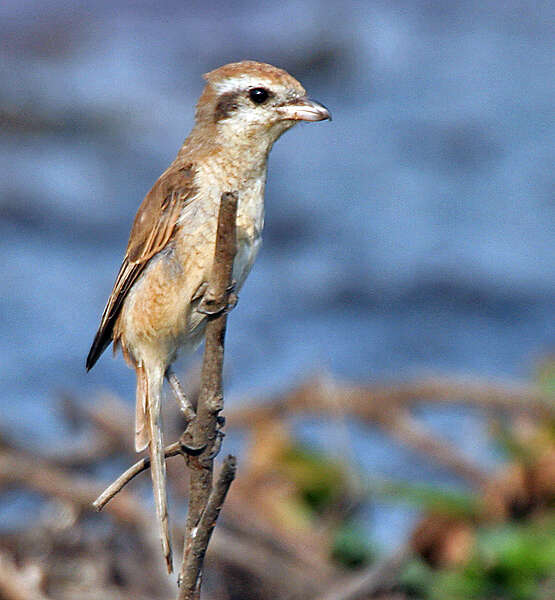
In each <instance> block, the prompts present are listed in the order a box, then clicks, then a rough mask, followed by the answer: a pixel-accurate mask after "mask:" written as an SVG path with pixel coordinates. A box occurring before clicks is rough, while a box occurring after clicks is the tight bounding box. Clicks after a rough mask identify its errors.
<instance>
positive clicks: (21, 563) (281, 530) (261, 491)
mask: <svg viewBox="0 0 555 600" xmlns="http://www.w3.org/2000/svg"><path fill="white" fill-rule="evenodd" d="M190 394H191V397H193V398H195V394H196V392H195V390H191V391H190ZM83 400H84V399H76V398H73V397H71V396H67V397H66V398H65V399H64V402H63V415H64V417H65V419H67V421H68V422H69V423H71V424H73V425H74V426H75V427H77V428H78V429H79V431H78V432H77V431H76V436H77V437H79V439H80V444H79V445H77V446H75V447H74V448H71V449H65V450H64V451H63V452H58V451H56V453H54V454H50V455H45V454H44V453H40V454H39V453H38V452H37V450H36V449H33V450H31V449H29V448H28V447H27V448H21V447H17V446H16V445H15V444H13V443H11V442H10V441H9V440H7V439H5V438H4V440H3V444H2V449H1V454H0V480H1V482H2V487H3V490H4V491H6V490H7V489H8V488H16V489H18V490H26V491H32V492H34V493H37V494H39V495H40V496H41V497H42V498H44V501H45V502H44V504H43V508H42V509H41V510H40V512H39V513H38V515H37V517H36V519H34V520H33V521H32V522H30V523H29V524H28V525H27V526H25V527H23V528H22V529H21V530H17V531H12V532H10V533H4V534H3V535H2V537H1V539H0V548H1V555H0V597H1V598H5V599H6V600H23V599H35V598H36V599H39V598H42V599H46V598H52V599H54V598H57V599H66V598H67V599H70V598H71V599H73V598H77V597H78V598H84V599H89V598H90V599H93V598H102V599H105V600H111V599H116V598H117V599H119V598H137V599H139V600H140V599H142V598H145V599H147V598H168V599H169V598H174V597H175V596H176V593H177V592H176V586H175V581H174V580H173V579H172V578H168V577H167V575H165V573H164V568H163V561H162V559H161V556H160V552H159V547H158V546H159V544H158V540H157V539H156V530H155V523H154V518H153V511H152V508H151V507H150V506H149V505H148V502H147V501H145V500H144V494H143V492H144V491H145V487H144V486H148V478H147V477H144V476H141V477H142V478H143V480H142V482H141V481H140V480H136V481H133V483H131V484H130V485H128V486H127V487H126V488H125V489H123V491H121V492H120V493H119V494H118V495H117V496H116V497H115V498H114V499H113V500H112V501H111V502H110V503H108V504H107V506H106V508H105V512H103V513H100V514H97V513H95V512H94V510H93V508H92V501H93V500H94V499H95V498H96V497H97V496H98V494H99V493H100V492H101V491H102V490H103V488H104V487H105V485H106V480H105V477H100V476H99V475H97V474H98V473H99V472H101V471H102V467H103V465H104V466H105V465H106V464H112V463H113V461H114V460H117V463H118V464H122V461H123V463H125V462H128V463H129V464H131V463H132V462H133V461H134V460H135V458H134V453H133V449H132V447H131V440H132V436H131V435H130V428H131V423H132V414H131V411H130V410H129V408H128V406H127V405H125V404H123V403H122V402H121V401H120V400H118V399H116V398H113V397H102V398H94V399H86V401H83ZM433 402H457V403H458V402H465V403H471V404H475V405H478V406H480V407H481V408H482V409H483V410H484V412H487V413H488V414H489V415H490V418H491V419H492V424H495V426H496V428H497V429H496V431H494V433H495V434H496V435H497V436H498V437H499V439H504V440H510V444H511V447H512V450H511V458H510V460H508V462H507V463H506V465H505V466H504V467H503V468H501V469H500V470H499V471H498V472H497V473H495V474H494V475H491V474H487V473H485V472H483V471H482V470H481V468H480V467H479V466H478V465H474V464H471V463H470V462H469V461H468V460H467V459H465V458H464V457H462V456H461V455H459V453H458V452H457V450H456V449H455V448H453V447H451V446H450V445H448V444H447V443H446V442H445V441H442V440H440V439H438V438H437V437H435V436H433V435H432V434H431V433H429V432H427V431H425V429H424V428H423V426H422V425H421V424H420V423H419V422H418V421H417V420H415V419H414V417H413V416H412V415H411V408H412V407H413V406H414V405H416V404H418V403H433ZM167 404H168V405H169V406H168V407H167V409H168V413H167V414H166V428H167V429H168V438H169V439H172V437H173V439H177V438H178V437H179V435H180V433H181V431H182V429H183V421H182V418H181V416H180V414H179V413H178V411H177V409H175V410H173V406H172V404H171V403H167ZM554 415H555V410H554V408H553V404H552V403H550V401H549V399H548V398H547V397H545V395H544V394H542V392H540V391H539V389H535V388H529V389H525V388H515V387H509V386H501V385H489V384H487V383H478V382H464V381H463V382H461V381H450V380H444V379H430V380H427V381H414V382H408V383H404V384H399V385H389V386H386V385H384V386H379V387H378V386H352V385H347V384H342V383H339V382H335V381H331V380H330V379H329V378H325V377H316V378H314V379H312V380H311V381H307V382H306V383H304V384H301V385H299V386H298V387H296V388H295V389H293V390H291V392H290V393H289V394H286V395H284V396H282V397H278V398H271V399H266V400H265V401H260V399H258V400H255V399H252V400H249V401H248V402H247V401H246V402H245V403H243V404H242V405H241V408H238V409H236V410H234V411H228V413H227V415H226V417H227V425H226V429H227V432H228V435H232V436H234V435H239V431H238V430H242V431H243V432H245V433H246V435H247V440H248V442H247V450H246V451H245V452H244V456H242V457H241V462H240V468H239V477H238V479H237V481H236V482H235V483H234V485H233V486H232V488H231V491H230V494H229V497H228V501H227V503H226V505H225V508H224V511H223V513H222V519H221V522H219V523H218V527H217V528H216V530H215V533H214V536H213V539H212V542H211V545H210V546H209V550H208V554H207V563H206V565H205V586H204V591H203V597H204V598H207V599H209V598H213V599H222V600H223V599H235V598H237V599H238V598H241V599H253V600H254V599H257V600H258V599H260V600H263V599H266V598H278V599H279V598H283V599H285V598H287V599H295V598H298V599H312V598H313V599H319V600H324V599H325V600H340V599H355V598H390V599H393V598H398V599H401V598H408V597H426V596H424V594H425V593H430V597H434V596H433V590H432V591H431V592H430V591H429V590H428V591H426V590H424V589H423V588H422V586H423V585H424V584H423V583H422V581H423V579H422V576H420V579H418V577H417V583H416V584H415V576H414V571H415V567H414V565H415V564H418V565H419V567H418V568H420V570H421V571H422V569H423V568H426V569H432V570H433V569H437V570H438V571H437V572H438V573H446V572H449V570H450V569H451V570H453V569H457V568H460V567H461V566H465V565H468V564H469V562H470V561H472V560H474V557H475V555H476V548H477V547H478V545H479V540H480V538H481V536H483V531H484V530H487V529H488V528H491V527H496V526H498V525H499V524H500V523H505V524H507V523H509V524H510V523H515V524H519V526H520V525H522V524H523V523H526V524H527V526H528V525H530V526H534V527H535V526H538V527H539V528H540V530H541V529H543V530H544V531H548V530H549V528H550V527H553V503H554V500H555V442H554V437H553V423H554ZM293 416H295V417H303V416H308V417H309V418H311V419H314V418H325V419H338V418H339V419H343V418H344V417H349V418H352V419H355V420H357V421H359V422H360V423H362V424H364V425H366V426H368V427H374V426H378V427H380V428H383V429H384V430H385V431H387V432H388V433H390V434H391V435H393V436H394V437H395V438H396V439H397V440H399V441H401V442H402V443H404V444H406V445H408V446H410V447H411V448H413V449H414V450H415V451H416V452H419V453H423V454H424V455H425V456H426V457H427V458H429V459H430V460H433V461H437V462H439V463H440V464H442V465H444V466H446V467H448V468H450V469H452V470H453V471H454V472H455V473H457V475H459V476H460V477H461V478H464V479H465V480H466V481H467V482H468V485H469V489H470V490H471V494H470V496H469V497H470V498H471V501H469V502H466V503H464V502H462V500H461V499H460V498H458V499H455V500H453V498H450V497H449V496H448V495H447V494H445V495H443V496H442V494H441V492H437V493H435V492H434V493H431V494H429V497H427V498H426V496H425V494H424V495H422V494H421V498H424V500H423V502H422V506H423V507H424V510H423V515H422V519H421V520H420V522H419V524H418V525H417V526H416V528H415V529H414V531H413V534H412V537H411V539H410V540H408V541H407V543H406V544H405V545H403V546H402V547H401V548H399V549H398V551H396V552H394V553H393V555H391V556H387V557H378V558H375V559H374V560H371V559H372V557H371V556H370V554H369V553H368V552H366V549H364V548H363V549H358V554H357V546H356V543H354V549H353V547H352V544H351V547H350V546H349V544H348V543H347V544H346V545H344V546H343V547H341V546H340V547H338V545H337V539H338V532H340V531H341V530H342V528H343V526H344V525H345V523H347V522H348V521H349V519H350V517H351V516H352V515H353V514H354V513H355V512H356V510H357V509H358V508H359V507H360V506H361V505H362V504H364V503H365V502H368V501H369V497H368V494H367V493H366V492H367V490H365V489H363V488H361V486H360V478H357V477H355V478H353V476H352V470H351V469H349V468H348V467H347V465H344V464H341V463H339V462H338V461H337V460H336V459H331V458H329V457H325V456H321V455H317V454H315V453H312V452H307V451H306V449H304V448H302V447H301V446H300V445H299V443H298V442H297V441H296V440H295V437H294V435H293V433H292V428H291V418H292V417H293ZM501 429H502V432H501ZM501 433H502V434H503V435H501ZM168 467H169V480H170V482H171V485H172V498H173V502H172V505H173V507H174V512H175V513H179V509H180V508H181V509H182V508H183V504H184V501H183V499H184V498H186V497H187V495H188V493H189V491H188V490H189V486H188V484H189V481H188V473H187V469H185V468H184V464H183V460H182V459H181V458H180V457H179V456H178V457H176V458H170V459H168ZM357 480H358V483H357ZM409 492H411V493H413V494H414V493H415V492H414V490H409ZM395 493H397V494H399V493H401V495H402V492H399V489H397V490H396V491H395ZM408 495H410V493H409V494H408ZM182 514H184V511H182ZM173 524H174V527H175V530H174V532H173V535H174V539H176V540H178V541H181V542H182V540H183V529H184V527H183V524H184V518H183V519H182V520H181V521H180V520H179V519H178V518H175V517H174V519H173ZM351 541H352V540H351ZM415 557H417V558H416V560H415ZM411 565H412V567H411ZM451 572H453V571H451ZM420 575H421V573H420ZM424 579H425V578H424ZM552 585H553V580H552V579H551V580H550V579H549V577H546V576H541V573H540V575H539V576H538V586H537V589H538V590H540V591H541V590H543V589H545V590H546V591H545V593H546V594H548V593H550V590H552V589H553V588H552V587H551V588H550V587H549V586H552ZM419 586H420V589H419ZM419 594H420V595H419ZM438 597H439V596H438ZM452 597H454V598H455V597H457V596H456V595H453V596H452ZM469 597H471V596H469ZM474 597H476V598H478V597H482V596H479V595H477V596H474ZM484 597H487V596H484ZM495 597H499V598H505V597H507V598H512V597H515V598H516V597H517V596H509V595H503V594H501V593H500V594H499V596H495ZM521 597H522V598H525V597H530V598H535V597H538V598H540V597H542V596H539V595H536V596H534V595H529V596H525V595H522V596H521ZM543 597H545V598H547V597H548V596H547V595H546V596H543Z"/></svg>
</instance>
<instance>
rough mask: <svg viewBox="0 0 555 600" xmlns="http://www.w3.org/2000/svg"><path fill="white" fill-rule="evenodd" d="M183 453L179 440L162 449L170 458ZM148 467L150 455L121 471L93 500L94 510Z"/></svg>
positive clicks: (100, 508) (99, 508) (98, 508)
mask: <svg viewBox="0 0 555 600" xmlns="http://www.w3.org/2000/svg"><path fill="white" fill-rule="evenodd" d="M178 454H183V449H182V446H181V443H180V442H174V443H173V444H170V445H169V446H167V447H166V449H165V450H164V457H165V458H170V457H172V456H177V455H178ZM149 467H150V457H149V456H146V457H145V458H143V459H141V460H139V461H137V462H136V463H135V464H134V465H133V466H131V467H129V469H127V471H125V472H124V473H122V474H121V475H120V476H119V477H118V478H117V479H116V480H115V481H114V482H113V483H112V484H110V485H109V486H108V487H107V488H106V489H105V490H104V491H103V492H102V494H100V496H98V498H97V499H96V500H95V501H94V502H93V506H94V508H95V509H96V510H98V511H101V510H102V509H103V508H104V506H106V504H107V503H108V502H109V501H110V500H111V499H112V498H113V497H114V496H115V495H116V494H117V493H118V492H119V491H120V490H121V489H122V488H123V487H124V486H125V485H127V484H128V483H129V482H130V481H131V480H132V479H133V478H134V477H135V476H136V475H138V474H139V473H142V472H143V471H146V470H147V469H148V468H149Z"/></svg>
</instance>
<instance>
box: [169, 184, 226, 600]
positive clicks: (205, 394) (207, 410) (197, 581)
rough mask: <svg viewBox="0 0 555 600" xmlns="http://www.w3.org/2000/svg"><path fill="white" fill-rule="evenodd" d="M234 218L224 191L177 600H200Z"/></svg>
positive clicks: (188, 436) (191, 442)
mask: <svg viewBox="0 0 555 600" xmlns="http://www.w3.org/2000/svg"><path fill="white" fill-rule="evenodd" d="M236 218H237V194H236V193H224V194H222V197H221V201H220V210H219V215H218V229H217V234H216V247H215V252H214V262H213V266H212V273H211V276H210V281H209V285H208V288H207V290H206V292H205V294H204V298H203V300H202V302H201V305H200V306H199V310H201V311H202V312H204V313H205V314H206V315H207V321H208V322H207V325H206V334H205V350H204V360H203V363H202V374H201V385H200V393H199V398H198V404H197V415H196V417H195V419H194V420H193V421H192V422H191V423H190V425H189V426H188V428H187V430H186V431H185V433H184V434H183V436H182V438H181V441H182V443H183V445H184V446H186V447H188V448H203V450H202V451H201V452H200V453H199V454H198V455H196V456H187V457H186V461H187V463H188V466H189V468H190V469H191V477H190V482H189V510H188V513H187V523H186V528H185V544H184V551H183V562H182V564H181V571H180V574H179V583H180V590H179V600H196V599H197V598H199V596H200V585H201V577H202V560H200V561H199V560H197V558H196V556H197V555H196V553H195V551H194V548H195V547H196V546H195V538H196V537H198V536H199V535H201V533H200V524H201V522H202V516H203V512H204V511H205V509H206V507H207V504H208V500H209V497H210V494H211V492H212V474H213V468H214V455H215V454H216V453H217V450H218V447H219V443H220V441H221V432H220V431H219V428H220V426H221V421H220V417H219V413H220V412H221V410H222V409H223V391H222V390H223V387H222V367H223V358H224V339H225V330H226V324H227V310H228V307H229V305H230V297H231V293H232V289H233V288H232V271H233V260H234V258H235V253H236V245H237V242H236V225H235V223H236ZM230 483H231V481H230ZM209 538H210V536H209V535H208V536H206V537H204V539H205V541H206V544H208V541H209ZM205 551H206V548H204V551H203V552H202V558H203V557H204V552H205ZM197 553H198V551H197Z"/></svg>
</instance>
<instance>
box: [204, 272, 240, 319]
mask: <svg viewBox="0 0 555 600" xmlns="http://www.w3.org/2000/svg"><path fill="white" fill-rule="evenodd" d="M236 286H237V282H235V281H233V282H232V284H231V285H230V286H229V287H228V288H227V290H226V298H227V304H225V305H223V304H222V303H221V302H220V301H219V299H217V298H215V297H214V296H212V295H211V294H210V290H208V291H207V293H206V294H204V296H203V297H202V300H201V301H200V304H199V305H198V306H197V311H198V312H199V313H201V314H203V315H206V316H207V317H217V316H219V315H221V314H222V313H224V312H226V313H227V312H230V311H231V310H233V309H234V308H235V307H236V306H237V302H238V300H239V296H238V295H237V294H236V293H235V288H236Z"/></svg>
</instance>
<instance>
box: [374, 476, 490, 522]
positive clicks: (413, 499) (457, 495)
mask: <svg viewBox="0 0 555 600" xmlns="http://www.w3.org/2000/svg"><path fill="white" fill-rule="evenodd" d="M371 490H372V491H373V492H374V493H376V494H381V495H385V496H388V497H394V498H395V499H398V500H402V501H403V502H407V503H409V504H413V505H415V506H417V507H418V508H420V509H422V510H425V511H426V512H430V513H440V514H444V515H450V516H453V517H473V516H475V515H477V514H478V512H479V510H480V505H479V501H478V499H477V498H476V496H475V495H474V494H472V493H470V492H467V491H465V490H447V489H444V488H440V487H438V486H436V485H433V484H429V485H428V484H416V483H406V482H397V481H387V482H374V483H372V484H371Z"/></svg>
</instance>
